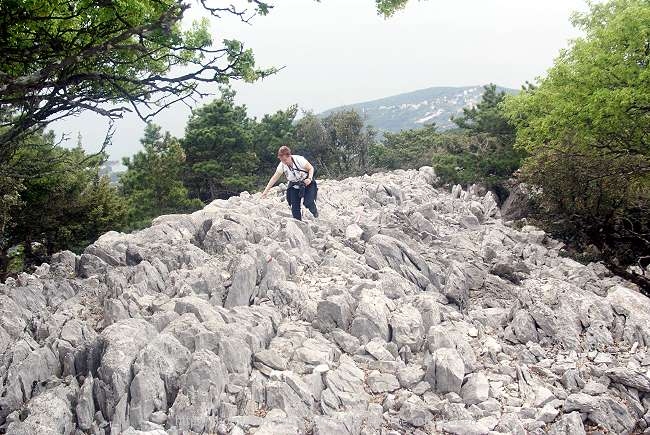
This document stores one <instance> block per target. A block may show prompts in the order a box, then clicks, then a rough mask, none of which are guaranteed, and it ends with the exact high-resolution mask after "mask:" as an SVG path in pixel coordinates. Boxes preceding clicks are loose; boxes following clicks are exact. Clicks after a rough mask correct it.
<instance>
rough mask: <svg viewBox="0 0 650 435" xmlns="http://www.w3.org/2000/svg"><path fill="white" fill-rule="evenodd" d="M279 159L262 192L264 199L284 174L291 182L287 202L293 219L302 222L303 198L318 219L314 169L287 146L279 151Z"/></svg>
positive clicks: (288, 187)
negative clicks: (301, 208)
mask: <svg viewBox="0 0 650 435" xmlns="http://www.w3.org/2000/svg"><path fill="white" fill-rule="evenodd" d="M278 159H280V163H279V164H278V168H277V169H276V170H275V174H273V176H272V177H271V179H270V180H269V183H268V184H267V185H266V188H265V189H264V192H262V198H265V197H266V194H267V193H268V191H269V189H271V187H273V186H274V185H275V183H277V181H278V180H279V179H280V177H281V176H282V174H284V175H285V177H287V181H288V182H289V185H288V186H287V201H288V202H289V204H291V214H292V215H293V217H294V218H295V219H298V220H302V213H301V210H300V199H301V198H302V200H303V203H304V204H305V207H307V209H308V210H309V211H310V212H311V214H312V215H314V217H316V218H317V217H318V210H317V209H316V196H317V193H318V186H317V185H316V180H314V167H313V166H312V165H311V163H309V162H308V161H307V159H306V158H304V157H303V156H299V155H297V154H293V155H292V154H291V149H289V147H288V146H286V145H283V146H281V147H280V149H279V150H278Z"/></svg>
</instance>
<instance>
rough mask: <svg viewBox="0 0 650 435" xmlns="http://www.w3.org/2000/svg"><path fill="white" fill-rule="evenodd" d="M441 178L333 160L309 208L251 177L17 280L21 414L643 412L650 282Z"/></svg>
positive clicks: (11, 356) (14, 356)
mask: <svg viewBox="0 0 650 435" xmlns="http://www.w3.org/2000/svg"><path fill="white" fill-rule="evenodd" d="M434 179H435V175H434V174H433V170H432V169H431V168H422V169H421V170H420V171H412V170H411V171H395V172H391V173H383V174H374V175H372V176H363V177H358V178H349V179H346V180H342V181H331V180H323V181H321V182H320V183H319V187H320V192H319V199H318V203H319V207H320V218H319V219H318V220H314V219H312V218H311V217H308V218H307V219H306V221H304V222H298V221H295V220H293V219H291V218H290V213H289V210H288V207H287V204H286V201H285V200H284V195H283V192H282V190H281V188H279V187H278V188H275V189H274V190H273V191H272V193H271V196H270V197H269V198H267V199H262V198H261V197H260V195H259V194H255V195H249V194H248V193H242V194H241V195H240V196H239V197H232V198H230V199H228V200H216V201H214V202H212V203H211V204H210V205H208V206H206V207H205V208H204V209H203V210H200V211H197V212H195V213H193V214H191V215H172V216H161V217H159V218H158V219H156V220H155V221H154V223H153V225H152V226H151V227H150V228H146V229H144V230H142V231H138V232H135V233H133V234H120V233H116V232H110V233H107V234H105V235H104V236H102V237H101V238H100V239H99V240H98V241H97V242H96V243H94V244H93V245H91V246H89V247H88V248H87V249H86V250H85V252H84V253H83V254H82V255H81V256H76V255H75V254H73V253H71V252H62V253H59V254H57V255H55V256H54V258H53V259H52V262H51V264H50V265H47V264H45V265H42V266H41V267H40V268H39V269H38V270H37V271H36V273H35V274H33V275H26V274H23V275H21V276H20V277H19V278H18V279H17V280H9V281H8V282H7V283H6V284H5V285H0V433H7V434H12V435H23V434H24V435H27V434H30V435H31V434H47V435H49V434H51V435H54V434H66V435H73V434H75V433H88V434H109V433H110V434H121V433H124V434H127V435H163V434H165V433H172V434H181V433H182V434H200V433H220V434H243V433H249V432H252V431H256V432H255V433H256V434H258V435H268V434H308V433H313V434H354V435H361V434H368V435H370V434H433V433H453V434H468V433H475V434H487V433H530V434H544V433H551V434H556V435H557V434H562V435H575V434H581V433H582V434H584V433H585V428H586V429H588V430H589V432H591V431H592V430H594V429H595V428H596V427H598V430H599V431H602V432H603V433H621V434H629V433H640V432H642V431H643V427H645V426H644V425H645V420H644V415H646V416H647V415H648V412H649V411H650V378H648V374H647V371H648V365H649V364H650V362H649V360H648V353H647V352H648V350H647V345H648V344H649V343H650V300H649V299H648V298H646V297H644V296H642V295H640V294H639V293H638V292H637V291H635V290H634V289H633V288H632V287H631V285H630V284H629V283H627V282H626V281H624V280H623V279H621V278H619V277H616V276H611V275H609V274H608V272H607V270H606V269H605V268H604V267H603V266H602V265H599V264H589V265H586V266H585V265H582V264H579V263H576V262H575V261H571V260H569V259H566V258H563V257H562V256H561V255H560V248H561V243H558V242H557V241H555V240H552V239H550V238H549V237H548V236H547V235H546V234H545V233H544V232H542V231H539V230H537V229H535V228H533V227H528V226H527V227H524V228H522V230H521V231H519V230H516V229H514V228H511V227H509V226H506V225H504V223H503V222H502V221H501V219H500V218H499V211H498V209H497V208H496V204H495V201H494V198H493V197H492V196H491V194H488V195H487V196H480V195H479V194H478V192H477V191H475V190H474V189H470V191H462V190H461V189H460V186H457V187H455V188H454V189H453V191H452V192H451V193H449V192H443V191H439V190H436V189H434V188H433V187H432V185H431V183H432V182H433V181H434ZM583 421H584V423H583ZM637 425H638V426H637ZM251 429H252V431H251ZM491 431H495V432H491Z"/></svg>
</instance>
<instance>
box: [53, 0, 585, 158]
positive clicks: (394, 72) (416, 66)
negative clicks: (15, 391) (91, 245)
mask: <svg viewBox="0 0 650 435" xmlns="http://www.w3.org/2000/svg"><path fill="white" fill-rule="evenodd" d="M213 1H216V0H213ZM273 3H275V4H276V6H275V8H273V9H272V10H271V13H270V14H269V15H267V16H266V17H262V16H260V17H255V18H254V19H253V21H252V25H247V24H243V23H240V22H238V21H236V20H234V19H229V20H219V21H214V22H213V24H212V27H211V30H212V33H213V37H214V40H215V41H220V40H222V39H224V38H228V39H231V38H234V39H239V40H241V41H243V42H244V43H245V45H246V46H247V47H249V48H252V49H253V51H254V53H255V57H256V61H257V64H258V65H260V66H276V67H284V68H283V69H282V70H281V71H280V72H279V73H277V74H276V75H274V76H272V77H269V78H267V79H265V80H263V81H261V82H256V83H254V84H243V83H234V84H233V87H234V88H235V89H236V90H237V92H238V94H237V97H236V101H237V102H238V103H239V104H245V105H246V106H247V107H248V112H249V114H250V115H252V116H257V117H260V116H262V115H264V114H265V113H270V112H275V111H276V110H280V109H284V108H286V107H288V106H290V105H291V104H298V105H299V107H300V108H302V109H306V110H314V111H315V112H321V111H323V110H326V109H329V108H332V107H335V106H340V105H344V104H351V103H357V102H361V101H367V100H373V99H377V98H382V97H386V96H390V95H395V94H399V93H403V92H408V91H413V90H417V89H422V88H428V87H432V86H473V85H480V84H486V83H489V82H493V83H496V84H498V85H501V86H506V87H512V88H519V87H520V86H521V84H523V83H524V82H525V81H526V80H529V81H532V80H533V79H535V78H536V77H539V76H540V75H543V74H544V73H545V71H546V70H547V69H548V68H549V67H550V66H551V65H552V63H553V59H554V58H555V57H556V56H557V54H558V53H559V50H560V49H562V48H565V47H567V44H568V40H569V39H571V38H574V37H576V36H577V35H578V34H579V33H578V32H577V30H576V29H574V28H572V26H571V24H570V22H569V17H570V14H571V12H573V11H576V10H580V11H583V10H585V9H586V6H585V3H584V1H582V0H545V1H542V0H454V1H447V0H426V1H416V0H411V2H410V3H409V5H408V6H407V7H406V8H405V9H404V10H402V11H400V12H398V13H397V14H396V15H395V16H393V17H392V18H389V19H384V18H382V17H380V16H378V15H377V13H376V11H375V5H374V3H375V2H374V1H373V0H322V1H321V2H320V3H317V2H315V1H311V0H276V1H274V2H273ZM199 13H200V10H199V7H198V6H196V5H195V6H193V7H192V9H191V10H190V14H189V15H188V18H191V17H195V16H197V14H199ZM214 91H217V89H216V86H215V88H214ZM188 116H189V109H187V108H186V107H185V106H183V105H180V104H179V105H176V106H173V107H172V108H170V109H168V110H167V111H166V112H165V113H163V114H160V115H158V117H156V118H155V120H154V122H156V123H157V124H160V125H162V126H163V129H164V130H168V131H170V132H171V133H172V134H174V135H176V136H182V135H183V130H184V127H185V123H186V121H187V117H188ZM53 127H54V129H55V131H57V133H59V134H60V133H67V134H68V136H69V137H70V138H71V139H70V141H69V142H70V145H74V144H75V143H76V137H77V135H78V133H81V135H82V137H83V138H84V143H85V144H86V145H87V147H88V148H89V149H91V150H92V149H96V148H97V145H98V144H100V143H101V141H102V139H103V137H104V133H105V131H106V121H105V120H102V119H101V118H99V117H97V116H95V115H92V114H85V115H81V116H79V117H76V118H73V119H68V120H65V121H61V122H58V123H56V124H55V125H53ZM143 129H144V124H143V123H142V122H141V121H140V120H139V119H137V118H136V117H127V118H125V119H123V120H121V121H118V122H117V124H116V132H115V135H114V137H113V145H112V147H111V149H110V154H111V157H112V158H114V159H120V158H121V157H123V156H129V155H132V154H133V153H134V152H136V151H137V150H138V149H139V148H140V144H139V138H140V137H141V136H142V132H143Z"/></svg>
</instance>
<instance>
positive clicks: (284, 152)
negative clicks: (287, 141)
mask: <svg viewBox="0 0 650 435" xmlns="http://www.w3.org/2000/svg"><path fill="white" fill-rule="evenodd" d="M278 159H280V161H281V162H282V163H284V164H285V165H288V164H290V163H291V148H289V147H288V146H286V145H282V146H281V147H280V149H279V150H278Z"/></svg>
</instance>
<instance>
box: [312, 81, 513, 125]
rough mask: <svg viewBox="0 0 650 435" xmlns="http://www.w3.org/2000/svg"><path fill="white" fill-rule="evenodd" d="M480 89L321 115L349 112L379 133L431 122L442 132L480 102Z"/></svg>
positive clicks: (442, 91)
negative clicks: (453, 119)
mask: <svg viewBox="0 0 650 435" xmlns="http://www.w3.org/2000/svg"><path fill="white" fill-rule="evenodd" d="M498 89H499V90H504V91H506V92H508V93H516V92H517V91H516V90H514V89H508V88H501V87H499V88H498ZM483 90H484V89H483V86H464V87H433V88H427V89H421V90H418V91H413V92H407V93H405V94H399V95H393V96H390V97H386V98H381V99H379V100H373V101H366V102H362V103H356V104H350V105H347V106H340V107H336V108H333V109H329V110H327V111H325V112H323V113H322V114H321V116H326V115H328V114H329V113H332V112H337V111H340V110H350V109H353V110H356V111H357V112H358V113H360V114H361V115H363V116H364V117H365V118H366V125H371V126H373V127H375V128H376V129H378V130H380V131H390V132H397V131H400V130H406V129H412V128H419V127H422V126H423V125H426V124H431V123H435V124H436V125H437V126H438V127H439V128H440V129H441V130H445V129H449V128H452V127H455V124H453V123H452V122H451V117H452V116H458V115H460V114H461V113H462V110H463V108H464V107H471V106H473V105H475V104H476V103H478V102H479V101H480V100H481V96H482V95H483Z"/></svg>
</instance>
